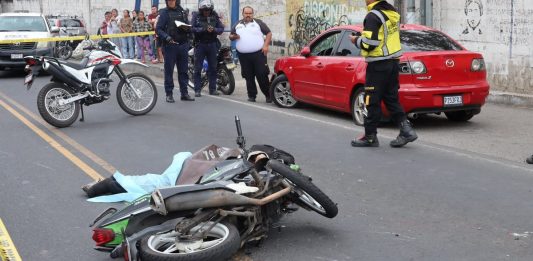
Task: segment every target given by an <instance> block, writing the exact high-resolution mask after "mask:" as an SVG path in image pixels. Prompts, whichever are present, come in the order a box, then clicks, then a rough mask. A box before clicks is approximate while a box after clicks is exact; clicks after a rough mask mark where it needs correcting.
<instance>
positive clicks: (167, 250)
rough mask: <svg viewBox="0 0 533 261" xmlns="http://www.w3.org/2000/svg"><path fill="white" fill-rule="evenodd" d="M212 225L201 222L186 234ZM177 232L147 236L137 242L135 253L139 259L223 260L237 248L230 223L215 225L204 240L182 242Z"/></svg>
mask: <svg viewBox="0 0 533 261" xmlns="http://www.w3.org/2000/svg"><path fill="white" fill-rule="evenodd" d="M211 224H212V222H203V223H200V224H199V225H198V226H196V227H194V228H192V229H191V230H190V232H189V234H193V233H195V232H196V231H198V230H200V229H202V228H206V227H209V226H210V225H211ZM178 236H180V233H178V232H176V231H174V230H171V231H165V232H162V233H157V234H152V235H148V236H146V237H145V238H143V239H142V240H141V243H140V245H139V254H140V256H141V259H142V260H154V261H193V260H226V259H228V258H229V257H231V255H233V254H234V253H235V252H237V250H238V249H239V248H240V246H241V239H240V236H239V231H238V230H237V228H236V227H235V226H234V225H233V224H230V223H225V222H222V223H217V224H216V225H215V226H214V227H213V229H212V230H211V231H209V233H208V234H207V236H206V238H204V239H201V240H196V241H194V240H189V241H183V240H180V238H179V237H178Z"/></svg>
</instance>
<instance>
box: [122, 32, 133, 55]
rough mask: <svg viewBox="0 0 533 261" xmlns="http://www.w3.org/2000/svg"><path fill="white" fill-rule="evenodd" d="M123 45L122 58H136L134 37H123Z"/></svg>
mask: <svg viewBox="0 0 533 261" xmlns="http://www.w3.org/2000/svg"><path fill="white" fill-rule="evenodd" d="M120 42H121V44H122V56H124V58H126V59H133V57H134V53H135V52H134V48H135V47H134V46H133V37H131V36H130V37H123V38H120Z"/></svg>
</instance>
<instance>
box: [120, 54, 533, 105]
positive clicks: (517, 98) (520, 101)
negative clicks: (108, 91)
mask: <svg viewBox="0 0 533 261" xmlns="http://www.w3.org/2000/svg"><path fill="white" fill-rule="evenodd" d="M123 69H124V70H126V71H129V72H142V73H145V74H147V75H149V76H151V77H154V78H156V79H161V81H162V79H164V78H165V74H164V69H163V64H155V65H153V64H151V65H149V67H148V68H145V67H142V66H140V65H136V64H126V65H123ZM174 70H175V69H174ZM236 72H237V73H239V72H240V69H238V68H237V69H236ZM174 75H175V74H174ZM487 102H488V103H492V104H501V105H513V106H522V107H529V108H533V95H528V94H520V93H511V92H500V91H490V93H489V97H487Z"/></svg>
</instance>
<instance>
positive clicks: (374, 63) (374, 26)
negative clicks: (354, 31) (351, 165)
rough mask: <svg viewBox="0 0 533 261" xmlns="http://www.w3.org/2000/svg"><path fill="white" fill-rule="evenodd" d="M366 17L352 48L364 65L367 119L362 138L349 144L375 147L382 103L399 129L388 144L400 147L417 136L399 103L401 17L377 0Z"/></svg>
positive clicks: (369, 8) (387, 5) (386, 4)
mask: <svg viewBox="0 0 533 261" xmlns="http://www.w3.org/2000/svg"><path fill="white" fill-rule="evenodd" d="M367 9H368V11H369V13H368V14H367V15H366V17H365V20H364V22H363V23H364V29H363V32H362V35H361V36H360V37H358V38H357V39H356V42H355V45H356V46H357V47H358V48H360V49H361V55H362V56H364V57H365V60H366V62H367V68H366V83H365V85H366V86H365V105H366V107H367V109H368V115H367V117H366V118H365V123H364V125H365V136H364V137H362V138H361V139H358V140H353V141H352V146H355V147H376V146H378V145H379V142H378V141H377V136H376V134H377V126H378V123H379V121H380V120H381V102H382V101H383V102H384V103H385V106H386V107H387V110H388V111H389V113H390V115H391V118H392V120H393V121H394V122H396V123H397V124H398V125H399V126H400V135H399V136H398V137H397V138H396V140H393V141H392V142H391V146H393V147H401V146H403V145H405V144H406V143H407V142H411V141H414V140H415V139H416V138H417V136H416V133H415V132H414V130H413V129H412V128H411V125H410V123H409V122H408V121H407V117H406V115H405V112H404V110H403V108H402V107H401V105H400V103H399V101H398V89H399V87H400V86H399V57H400V56H401V54H402V50H401V49H402V48H401V44H400V28H399V24H400V15H399V14H398V12H396V9H395V8H394V7H393V6H392V5H390V4H389V3H387V1H384V0H380V1H376V2H373V3H371V4H370V5H368V6H367Z"/></svg>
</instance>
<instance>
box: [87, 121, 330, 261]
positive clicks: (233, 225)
mask: <svg viewBox="0 0 533 261" xmlns="http://www.w3.org/2000/svg"><path fill="white" fill-rule="evenodd" d="M235 122H236V126H237V133H238V137H237V144H238V145H239V149H237V151H238V153H237V154H233V155H234V156H236V157H233V158H232V157H219V156H220V155H219V153H220V152H221V151H225V150H224V149H222V148H213V147H212V146H210V147H207V148H209V149H207V150H201V151H198V152H196V153H194V154H193V155H192V156H191V158H189V160H188V161H189V162H188V161H186V162H185V165H184V169H183V170H182V171H181V174H180V177H179V178H178V182H177V183H178V184H177V186H175V187H169V188H161V189H157V190H156V191H154V192H153V193H152V194H151V195H146V196H143V197H141V198H139V199H137V200H135V201H134V202H132V203H131V204H130V205H128V206H126V207H125V208H123V209H122V210H120V211H117V210H116V209H115V208H109V209H108V210H106V211H104V212H103V213H102V214H101V215H100V216H99V217H97V218H96V220H95V221H94V222H93V224H92V225H91V226H94V225H95V224H97V225H96V227H95V228H94V229H93V237H92V238H93V240H94V241H95V242H96V248H95V249H97V250H102V251H110V252H111V257H120V256H122V257H124V258H125V259H126V260H138V258H140V259H141V260H173V261H179V260H188V261H193V260H225V259H227V258H229V257H230V256H231V255H233V254H234V253H235V252H237V250H238V249H239V248H241V247H242V246H243V245H244V244H246V243H248V242H253V241H258V240H261V239H263V238H265V237H266V235H267V232H268V230H269V228H271V227H272V226H274V225H275V224H276V223H277V222H278V220H279V219H280V218H281V217H282V216H283V215H284V214H285V213H290V212H294V211H296V210H297V209H298V206H297V205H299V206H301V207H303V208H305V209H307V210H311V211H315V212H317V213H318V214H320V215H323V216H325V217H328V218H333V217H335V216H336V215H337V213H338V209H337V206H336V204H335V203H333V201H331V199H330V198H329V197H328V196H327V195H326V194H324V193H323V192H322V191H321V190H320V189H319V188H318V187H316V186H315V185H314V184H313V183H312V181H311V178H310V177H308V176H305V175H303V174H302V173H301V172H300V171H299V166H298V165H296V164H295V163H294V158H293V157H292V155H290V154H288V153H286V152H284V151H282V150H278V149H275V148H273V147H271V146H268V145H254V146H252V147H251V148H250V150H248V149H246V146H245V144H246V141H245V138H244V137H243V136H242V131H241V125H240V120H239V118H238V117H235ZM220 154H224V155H231V153H230V154H227V153H225V152H222V153H220ZM213 159H219V160H217V161H215V162H214V164H212V167H211V168H209V169H208V170H207V171H203V172H202V171H196V170H198V169H200V168H202V166H204V167H205V164H207V163H208V162H211V163H213V162H212V160H213ZM187 163H189V164H188V165H187ZM294 203H295V204H296V205H295V204H294ZM109 215H110V216H109ZM106 216H107V218H105V217H106ZM104 218H105V219H104Z"/></svg>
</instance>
